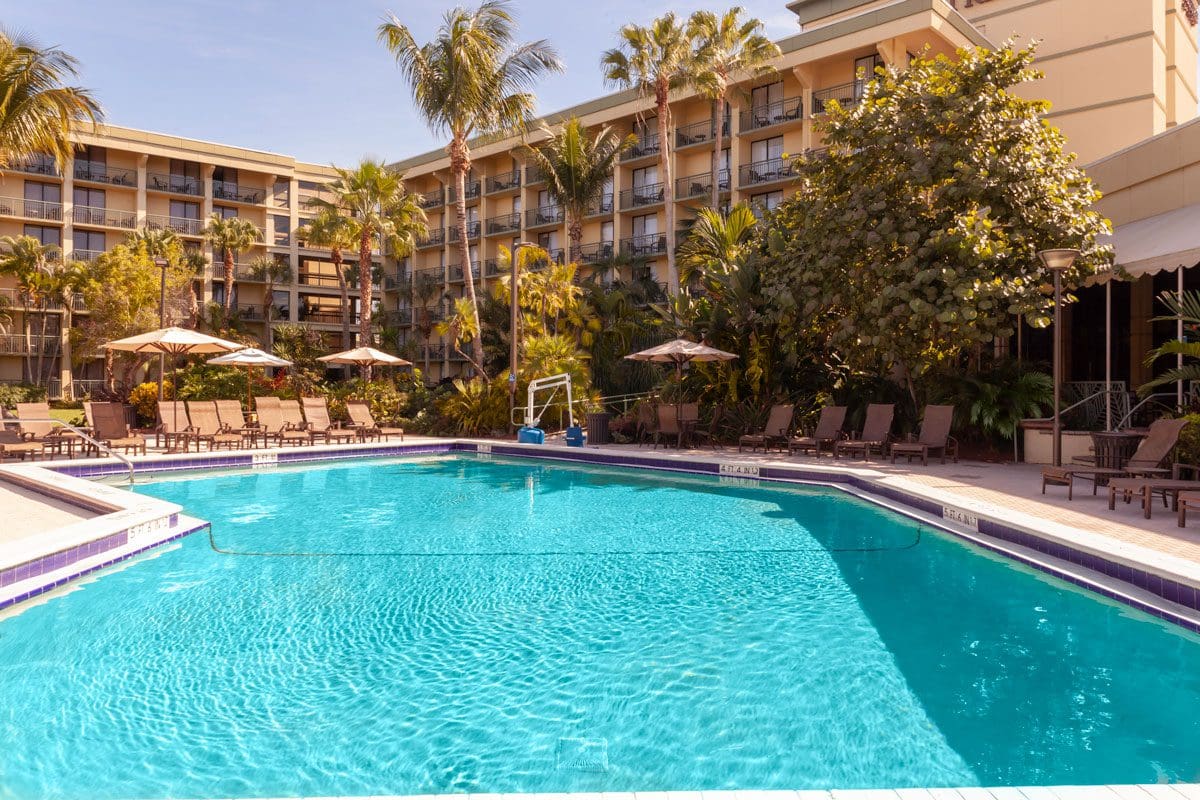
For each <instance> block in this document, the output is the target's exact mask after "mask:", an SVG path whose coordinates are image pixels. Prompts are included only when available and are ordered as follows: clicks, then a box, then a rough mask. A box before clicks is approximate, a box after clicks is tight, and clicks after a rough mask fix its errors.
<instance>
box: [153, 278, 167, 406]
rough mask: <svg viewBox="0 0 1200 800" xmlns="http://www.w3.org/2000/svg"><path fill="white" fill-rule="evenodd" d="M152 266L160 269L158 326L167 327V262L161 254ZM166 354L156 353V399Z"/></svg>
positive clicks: (161, 385) (161, 388) (161, 396)
mask: <svg viewBox="0 0 1200 800" xmlns="http://www.w3.org/2000/svg"><path fill="white" fill-rule="evenodd" d="M154 266H156V267H158V269H159V271H160V276H159V282H158V327H160V328H165V327H167V266H168V262H167V260H166V259H165V258H163V257H162V256H159V257H158V258H155V259H154ZM166 359H167V357H166V354H165V353H162V352H160V353H159V354H158V400H159V402H162V399H163V371H164V370H165V369H166Z"/></svg>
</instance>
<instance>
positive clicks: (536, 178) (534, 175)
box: [525, 164, 546, 186]
mask: <svg viewBox="0 0 1200 800" xmlns="http://www.w3.org/2000/svg"><path fill="white" fill-rule="evenodd" d="M545 182H546V176H545V175H544V174H543V173H542V168H541V167H539V166H537V165H536V164H530V165H528V166H527V167H525V185H526V186H536V185H537V184H539V183H545Z"/></svg>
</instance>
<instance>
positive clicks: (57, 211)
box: [0, 197, 62, 222]
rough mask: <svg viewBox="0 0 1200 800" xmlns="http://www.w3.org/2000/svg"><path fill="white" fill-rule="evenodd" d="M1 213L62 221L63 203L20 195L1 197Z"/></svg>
mask: <svg viewBox="0 0 1200 800" xmlns="http://www.w3.org/2000/svg"><path fill="white" fill-rule="evenodd" d="M0 215H5V216H10V217H25V218H26V219H45V220H50V221H52V222H61V221H62V203H51V202H50V201H48V200H24V199H22V198H20V197H0Z"/></svg>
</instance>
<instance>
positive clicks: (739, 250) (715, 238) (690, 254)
mask: <svg viewBox="0 0 1200 800" xmlns="http://www.w3.org/2000/svg"><path fill="white" fill-rule="evenodd" d="M757 225H758V219H757V218H755V216H754V212H753V211H751V210H750V207H749V206H748V205H746V204H745V203H738V204H737V205H736V206H734V207H733V208H731V209H729V213H728V214H722V213H721V212H720V211H719V210H717V209H716V208H702V209H700V210H699V211H697V212H696V221H695V222H694V223H692V227H691V228H690V229H689V230H688V235H687V239H685V240H684V242H683V244H682V245H680V246H679V263H680V266H681V267H682V271H681V272H682V275H681V277H682V279H683V281H684V282H685V283H686V282H688V281H689V280H690V279H691V277H692V276H693V275H696V274H698V275H700V276H701V279H702V280H703V279H704V278H707V277H709V276H713V275H725V274H727V273H729V272H730V271H732V270H735V269H737V260H738V257H739V256H741V255H742V254H743V253H744V252H745V250H746V248H747V245H748V243H749V241H750V238H751V237H752V236H753V235H754V229H755V227H757Z"/></svg>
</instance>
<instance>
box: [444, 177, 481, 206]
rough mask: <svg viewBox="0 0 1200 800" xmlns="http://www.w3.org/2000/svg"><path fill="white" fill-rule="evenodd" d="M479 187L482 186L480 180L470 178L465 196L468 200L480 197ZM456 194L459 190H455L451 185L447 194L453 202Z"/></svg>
mask: <svg viewBox="0 0 1200 800" xmlns="http://www.w3.org/2000/svg"><path fill="white" fill-rule="evenodd" d="M479 188H480V183H479V181H478V180H473V181H472V180H468V181H467V183H466V193H465V196H466V198H467V200H468V201H471V200H475V199H476V198H478V197H479ZM456 195H457V191H456V190H455V188H454V187H453V186H451V187H450V191H449V192H448V193H447V196H448V197H449V198H450V202H451V203H453V202H454V198H455V196H456Z"/></svg>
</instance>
